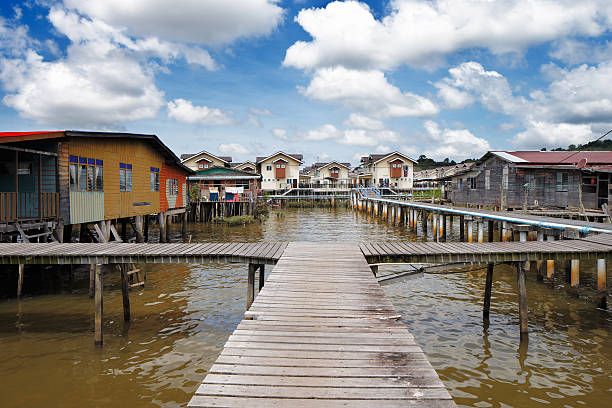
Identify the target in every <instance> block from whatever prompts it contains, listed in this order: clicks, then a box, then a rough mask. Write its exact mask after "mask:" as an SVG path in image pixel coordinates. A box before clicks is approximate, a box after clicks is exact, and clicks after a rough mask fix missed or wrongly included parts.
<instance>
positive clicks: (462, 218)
mask: <svg viewBox="0 0 612 408" xmlns="http://www.w3.org/2000/svg"><path fill="white" fill-rule="evenodd" d="M459 241H461V242H463V241H465V216H463V215H460V216H459Z"/></svg>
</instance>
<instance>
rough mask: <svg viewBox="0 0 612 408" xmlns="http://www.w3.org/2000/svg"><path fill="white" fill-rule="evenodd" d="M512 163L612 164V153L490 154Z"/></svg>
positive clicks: (503, 152)
mask: <svg viewBox="0 0 612 408" xmlns="http://www.w3.org/2000/svg"><path fill="white" fill-rule="evenodd" d="M491 153H492V154H495V155H497V156H499V157H502V158H504V159H506V160H508V161H511V162H513V163H531V164H575V163H578V161H579V160H580V159H583V158H586V159H587V165H591V164H612V151H585V152H578V151H569V152H566V151H563V152H560V151H543V152H542V151H529V150H528V151H514V152H513V151H495V152H491Z"/></svg>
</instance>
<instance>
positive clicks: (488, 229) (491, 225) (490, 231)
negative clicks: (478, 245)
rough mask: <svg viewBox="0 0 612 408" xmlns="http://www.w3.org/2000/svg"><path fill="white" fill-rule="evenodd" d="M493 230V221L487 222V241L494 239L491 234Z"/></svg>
mask: <svg viewBox="0 0 612 408" xmlns="http://www.w3.org/2000/svg"><path fill="white" fill-rule="evenodd" d="M494 230H495V221H488V222H487V240H488V241H489V242H493V241H495V237H494V236H493V231H494Z"/></svg>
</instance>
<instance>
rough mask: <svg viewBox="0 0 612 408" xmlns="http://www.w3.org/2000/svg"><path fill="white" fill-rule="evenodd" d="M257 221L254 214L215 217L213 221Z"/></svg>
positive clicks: (238, 223)
mask: <svg viewBox="0 0 612 408" xmlns="http://www.w3.org/2000/svg"><path fill="white" fill-rule="evenodd" d="M253 221H255V217H253V216H252V215H235V216H233V217H215V218H213V222H218V223H225V224H228V225H246V224H250V223H252V222H253Z"/></svg>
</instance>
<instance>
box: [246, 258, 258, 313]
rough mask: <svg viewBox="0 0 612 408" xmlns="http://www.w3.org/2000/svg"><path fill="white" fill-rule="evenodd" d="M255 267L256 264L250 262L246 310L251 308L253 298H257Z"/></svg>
mask: <svg viewBox="0 0 612 408" xmlns="http://www.w3.org/2000/svg"><path fill="white" fill-rule="evenodd" d="M255 269H257V265H256V264H252V263H250V264H249V275H248V277H247V299H246V310H249V309H250V308H251V304H253V300H255Z"/></svg>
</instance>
